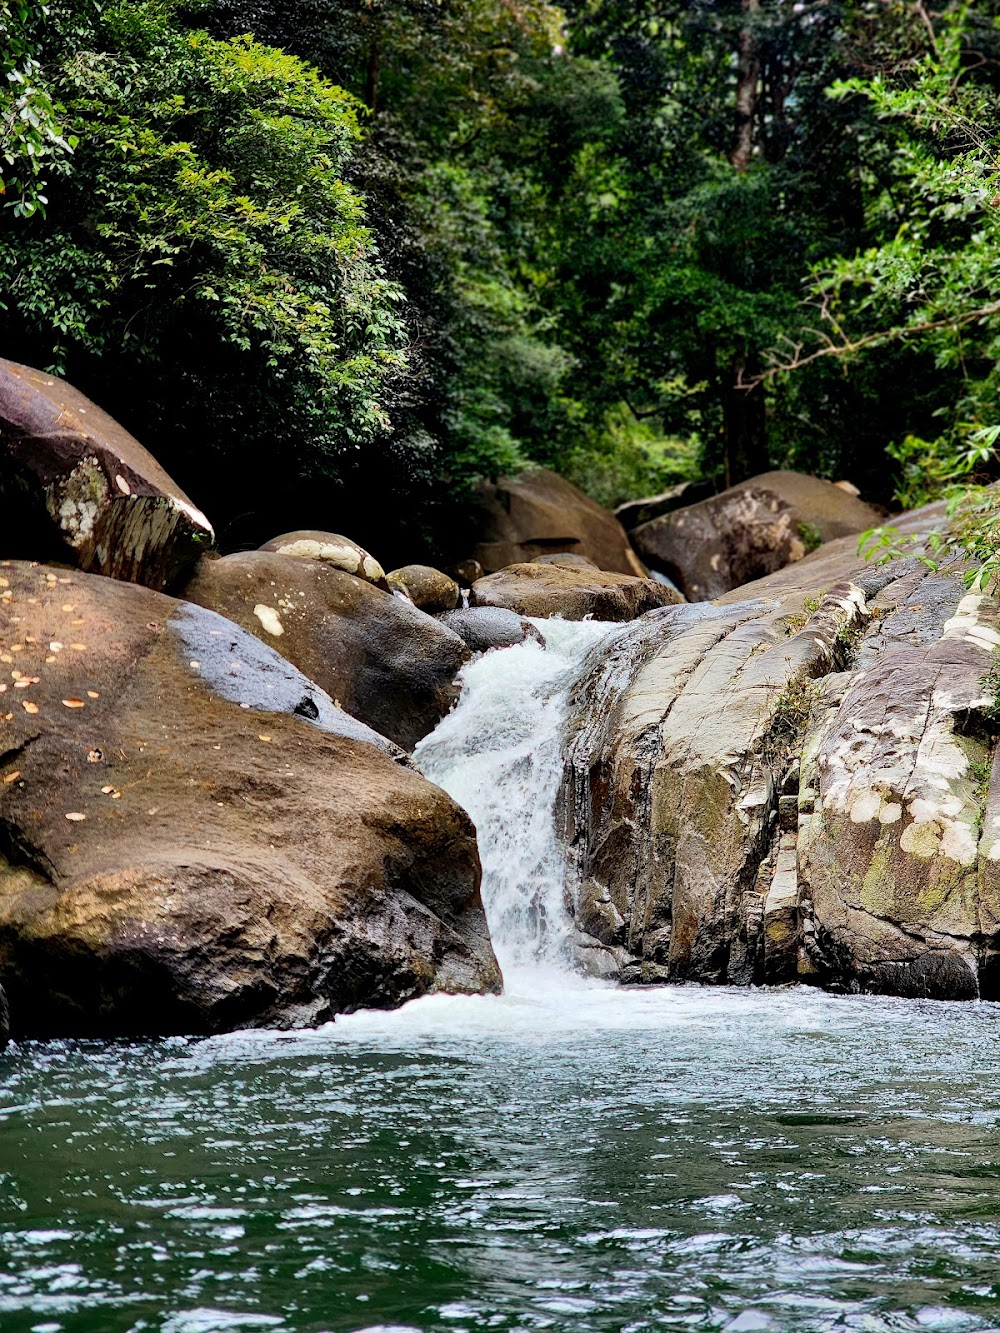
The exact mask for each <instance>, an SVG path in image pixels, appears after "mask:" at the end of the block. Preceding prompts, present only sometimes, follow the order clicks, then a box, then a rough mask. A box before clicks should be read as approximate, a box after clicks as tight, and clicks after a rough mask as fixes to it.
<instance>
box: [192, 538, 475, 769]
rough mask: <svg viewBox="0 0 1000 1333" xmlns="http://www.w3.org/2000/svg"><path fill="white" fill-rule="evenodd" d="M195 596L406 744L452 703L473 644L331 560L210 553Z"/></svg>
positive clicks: (199, 574) (367, 720)
mask: <svg viewBox="0 0 1000 1333" xmlns="http://www.w3.org/2000/svg"><path fill="white" fill-rule="evenodd" d="M184 596H185V597H186V598H187V599H188V601H191V602H196V603H197V604H198V605H199V606H206V607H209V608H210V609H211V610H213V611H218V612H219V613H220V614H221V615H224V616H227V617H228V618H229V619H230V620H233V621H235V622H236V624H238V625H241V626H242V627H243V628H244V629H246V630H249V631H250V633H252V634H256V635H257V637H258V638H260V639H262V640H263V641H264V642H265V643H267V644H269V645H270V646H271V647H272V648H274V649H275V650H276V651H277V652H279V653H280V654H281V655H282V656H283V657H285V658H287V659H288V661H289V662H292V663H293V664H294V665H295V666H297V667H298V668H299V670H300V671H302V672H304V674H305V675H306V676H308V677H309V679H310V680H315V681H316V683H317V684H318V685H319V686H320V687H321V688H322V689H324V690H325V691H326V692H327V694H329V695H330V696H331V697H332V698H334V699H336V700H337V702H338V703H339V704H340V705H341V707H343V708H344V709H345V710H346V711H347V712H348V713H350V714H351V715H352V717H356V718H358V719H359V720H360V721H362V722H365V723H367V724H368V725H369V726H371V727H374V728H375V730H376V731H379V732H381V733H382V735H383V736H388V737H389V738H390V739H391V740H393V741H395V742H396V743H397V744H398V745H402V746H403V747H404V748H406V749H408V750H409V749H412V748H413V746H414V745H415V744H416V743H417V741H418V740H420V739H421V738H422V737H423V736H426V735H427V733H428V732H429V731H432V730H433V729H434V727H435V726H437V724H438V722H439V721H440V720H441V718H442V717H443V716H444V715H445V713H447V712H448V711H449V709H450V708H451V707H452V705H453V704H454V702H455V699H456V698H457V689H456V687H455V684H454V680H455V676H456V674H457V673H458V670H459V668H460V667H461V666H462V663H463V662H464V661H465V660H466V658H467V657H468V650H467V649H466V647H465V644H464V643H463V642H462V640H461V639H460V638H459V637H458V635H456V634H453V633H452V632H451V630H449V629H447V628H446V627H445V626H444V625H442V624H440V623H439V622H438V621H437V620H435V619H434V618H433V617H432V616H428V615H425V613H424V612H423V611H419V610H417V608H416V607H415V606H412V605H411V604H410V603H409V602H407V601H404V600H403V599H402V598H400V597H394V596H393V595H392V593H390V592H383V591H382V590H381V589H379V588H376V587H374V586H373V585H372V584H371V583H367V582H365V581H364V580H363V579H359V578H357V577H355V575H353V574H346V573H345V572H344V571H343V570H341V569H338V568H336V567H335V566H333V565H332V564H330V563H328V562H327V561H323V560H311V559H300V558H297V557H294V556H288V555H276V554H273V553H270V552H265V551H248V552H243V553H241V554H239V555H229V556H226V557H225V558H224V559H221V560H205V561H203V562H202V564H201V565H200V566H199V568H198V571H197V573H196V576H195V578H194V579H193V581H192V582H191V583H190V584H189V585H188V587H187V588H186V589H185V592H184Z"/></svg>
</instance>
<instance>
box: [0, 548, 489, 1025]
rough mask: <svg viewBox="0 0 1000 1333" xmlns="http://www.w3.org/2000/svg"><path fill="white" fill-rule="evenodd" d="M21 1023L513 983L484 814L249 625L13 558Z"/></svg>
mask: <svg viewBox="0 0 1000 1333" xmlns="http://www.w3.org/2000/svg"><path fill="white" fill-rule="evenodd" d="M0 575H2V578H3V584H4V591H3V599H4V610H5V612H6V621H5V624H6V628H5V630H4V633H3V639H2V648H0V661H2V663H3V669H4V671H5V673H6V683H5V685H4V688H3V694H2V699H3V701H4V702H5V703H6V711H5V712H3V713H0V738H2V744H0V847H2V849H3V852H2V855H0V979H2V981H3V984H4V986H5V987H6V990H7V993H8V996H9V999H10V1009H11V1025H12V1030H13V1032H14V1033H15V1035H20V1036H54V1035H68V1034H99V1035H145V1034H154V1033H182V1032H216V1031H220V1030H224V1029H230V1028H235V1027H246V1026H255V1025H266V1026H276V1025H277V1026H294V1025H300V1024H310V1025H311V1024H315V1023H318V1022H322V1021H324V1020H326V1019H329V1018H330V1017H332V1016H333V1015H334V1014H336V1013H338V1012H341V1011H345V1010H350V1009H353V1008H356V1007H358V1006H390V1005H395V1004H398V1003H400V1002H402V1001H403V1000H405V999H407V998H408V997H410V996H413V995H418V994H422V993H425V992H427V991H433V990H447V991H460V992H478V991H489V990H496V989H497V988H498V986H499V984H500V978H499V973H498V971H497V967H496V962H495V960H494V958H493V954H492V951H491V948H490V945H489V939H488V934H487V929H486V922H485V918H484V915H483V911H482V906H481V904H480V899H479V860H478V854H477V851H476V844H475V836H474V831H473V829H472V826H471V823H470V821H469V820H468V818H467V817H466V816H465V815H464V813H463V812H462V811H461V810H460V809H459V808H458V807H457V806H456V805H455V804H454V803H453V802H452V801H451V800H450V799H449V798H448V797H447V796H446V795H445V794H444V793H443V792H442V791H440V790H439V789H438V788H436V787H434V786H432V785H431V784H430V783H428V782H427V781H425V780H424V779H423V778H422V777H420V776H419V775H418V774H417V773H416V772H415V771H413V770H412V769H411V768H410V767H409V766H408V765H407V764H406V762H405V760H404V761H403V762H401V759H402V756H400V755H399V753H398V751H395V750H394V748H393V747H392V746H391V745H390V744H389V742H387V741H385V740H383V739H381V738H380V737H378V736H377V735H376V734H375V733H373V732H371V731H370V730H369V729H368V728H366V727H364V726H362V725H361V724H360V723H358V722H357V721H355V720H354V719H353V718H351V717H349V716H348V715H347V714H345V713H344V712H343V711H342V710H341V709H339V708H338V707H337V706H336V705H335V704H334V703H333V702H332V701H331V700H330V699H329V698H328V697H327V696H326V695H325V694H324V693H323V692H322V691H321V690H319V689H318V688H317V687H316V686H315V685H314V684H313V683H312V682H310V681H308V680H306V679H305V677H303V676H302V675H301V673H300V672H298V671H297V670H295V668H294V667H291V666H290V665H289V664H288V663H287V662H285V661H284V659H283V658H281V657H279V656H278V654H276V653H275V652H273V651H272V650H270V649H268V648H267V647H265V646H264V645H263V644H261V643H260V642H259V641H258V640H257V639H256V638H254V637H253V636H251V635H249V634H246V633H244V631H242V630H241V629H240V628H239V627H238V626H236V625H234V624H232V623H230V622H229V621H226V620H224V619H223V618H222V617H221V616H217V615H215V614H214V613H212V612H210V611H206V610H204V609H202V608H200V607H194V606H191V605H188V604H185V603H181V602H177V601H174V600H172V599H171V598H168V597H165V596H163V595H161V594H158V593H154V592H151V591H149V590H147V589H143V588H138V587H135V586H132V585H128V584H123V583H116V582H113V581H111V580H108V579H103V578H98V577H94V576H88V575H84V574H75V575H73V576H71V577H69V578H67V577H64V576H62V575H61V574H58V575H57V573H56V572H50V571H47V570H46V569H44V568H40V567H34V566H30V565H26V564H12V565H11V564H8V565H4V566H2V567H0Z"/></svg>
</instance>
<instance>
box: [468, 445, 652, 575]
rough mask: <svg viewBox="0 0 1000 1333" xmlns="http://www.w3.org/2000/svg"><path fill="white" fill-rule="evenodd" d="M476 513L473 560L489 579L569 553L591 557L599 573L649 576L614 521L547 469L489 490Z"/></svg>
mask: <svg viewBox="0 0 1000 1333" xmlns="http://www.w3.org/2000/svg"><path fill="white" fill-rule="evenodd" d="M475 509H476V523H477V529H478V536H479V541H478V544H477V546H476V548H475V550H474V551H473V555H474V556H475V558H476V559H477V560H478V561H479V562H480V563H481V564H482V566H483V569H484V570H485V571H486V573H487V574H494V573H496V571H497V570H500V569H504V568H506V567H507V566H508V565H515V564H519V563H524V562H527V561H530V560H533V559H534V558H535V556H538V555H555V554H558V553H565V552H571V553H573V554H575V555H582V556H586V558H587V559H588V560H592V561H593V563H594V564H595V565H597V567H598V568H599V569H606V570H611V571H612V572H617V573H619V574H634V575H638V576H640V577H642V576H644V575H645V574H646V573H647V570H646V568H645V567H644V565H643V564H642V562H641V561H640V560H639V558H638V556H637V555H636V554H635V552H634V551H633V550H632V547H631V546H630V545H629V540H628V538H627V537H626V535H625V530H624V529H623V528H622V526H621V524H620V523H619V522H618V520H617V519H616V518H615V516H614V515H613V514H612V513H610V511H609V510H607V509H602V508H601V506H600V505H599V504H596V503H595V502H594V501H593V500H591V499H590V497H589V496H586V495H584V493H583V492H582V491H581V490H579V489H578V488H577V487H576V486H574V485H572V483H571V482H568V481H567V480H566V478H565V477H560V476H559V474H558V473H556V472H550V471H549V470H548V469H547V468H531V469H530V470H529V471H527V472H521V473H519V474H518V475H517V476H516V477H502V478H501V479H500V480H499V481H498V482H495V483H488V484H484V485H483V486H482V487H481V488H480V490H479V493H478V495H477V497H476V502H475Z"/></svg>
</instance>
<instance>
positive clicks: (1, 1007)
mask: <svg viewBox="0 0 1000 1333" xmlns="http://www.w3.org/2000/svg"><path fill="white" fill-rule="evenodd" d="M9 1045H10V1005H9V1004H8V1003H7V992H6V991H5V990H4V988H3V987H2V986H0V1055H2V1054H3V1052H4V1051H5V1050H6V1049H7V1047H8V1046H9Z"/></svg>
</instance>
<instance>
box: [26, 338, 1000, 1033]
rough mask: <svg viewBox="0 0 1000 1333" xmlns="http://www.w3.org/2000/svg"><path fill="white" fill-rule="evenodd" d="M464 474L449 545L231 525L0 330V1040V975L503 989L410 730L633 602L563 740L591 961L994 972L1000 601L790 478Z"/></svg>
mask: <svg viewBox="0 0 1000 1333" xmlns="http://www.w3.org/2000/svg"><path fill="white" fill-rule="evenodd" d="M477 506H478V510H477V524H478V527H477V532H478V541H477V543H476V544H475V547H474V549H473V550H472V551H471V553H470V554H469V556H468V558H467V559H465V560H462V561H460V562H458V563H455V564H453V565H451V566H449V568H448V569H447V570H441V569H437V568H432V567H431V566H428V565H421V564H411V565H406V566H404V567H402V568H399V569H395V570H390V571H389V572H386V571H385V570H384V569H383V568H382V566H381V564H380V563H379V561H378V560H377V559H376V558H375V556H373V555H372V554H371V553H370V552H369V551H367V550H365V549H363V548H362V547H361V546H360V545H358V543H357V542H355V541H353V540H351V539H349V538H347V537H344V536H341V535H339V534H336V533H330V532H322V531H298V532H291V533H287V534H284V535H281V536H277V537H275V538H273V539H272V540H270V541H268V542H266V543H265V544H264V546H262V547H261V548H260V549H259V550H256V551H240V552H236V553H233V554H228V555H220V554H218V553H217V551H216V548H215V537H214V533H213V530H212V527H211V524H210V523H209V521H208V519H207V518H206V517H205V516H204V515H203V514H202V513H201V512H200V511H199V510H198V509H197V508H196V506H195V505H194V504H193V503H192V502H191V500H189V499H188V497H187V496H185V495H184V494H183V493H182V492H181V491H180V489H179V488H178V487H177V486H176V485H175V484H174V483H173V482H172V480H171V479H170V477H169V476H167V475H166V473H165V472H164V471H163V470H162V468H160V467H159V465H158V464H157V463H156V461H155V460H154V459H153V458H152V457H151V456H150V455H149V454H148V453H147V452H146V450H145V449H143V447H142V446H141V445H140V444H139V442H138V441H137V440H135V439H134V438H132V437H131V436H130V435H129V434H128V433H127V432H126V431H125V430H124V429H123V428H122V427H121V426H120V425H119V424H118V423H116V422H115V421H113V420H112V419H111V418H110V417H108V416H107V415H106V414H105V413H104V412H102V411H101V410H100V409H99V408H98V407H96V406H95V405H94V404H93V403H91V402H89V401H88V400H87V399H86V398H85V397H83V395H81V394H80V393H78V392H77V391H76V390H74V389H72V388H71V387H70V386H69V385H67V384H65V383H64V382H62V381H61V380H58V379H56V378H55V377H53V376H51V375H46V374H43V373H41V372H38V371H34V370H31V369H29V368H27V367H24V366H19V365H16V364H14V363H11V362H6V361H0V522H2V531H3V534H4V538H5V544H4V549H3V551H2V552H0V554H2V555H4V556H7V557H9V558H7V559H4V560H0V981H2V983H3V986H4V988H5V989H6V999H5V998H4V995H3V991H2V990H0V1019H2V1022H0V1029H2V1030H0V1040H2V1039H3V1038H4V1037H5V1027H6V1023H7V1014H8V1002H9V1022H10V1030H11V1031H12V1032H13V1033H14V1034H15V1035H20V1036H51V1035H119V1036H130V1035H154V1034H167V1033H176V1032H185V1033H199V1032H215V1031H220V1030H225V1029H231V1028H238V1027H247V1026H259V1025H266V1026H278V1027H281V1026H286V1027H287V1026H294V1025H301V1024H315V1023H318V1022H322V1021H325V1020H327V1019H330V1018H332V1017H333V1016H335V1015H336V1014H337V1013H340V1012H345V1011H349V1010H351V1009H354V1008H357V1007H361V1006H368V1007H371V1006H392V1005H397V1004H400V1003H402V1002H403V1001H404V1000H406V999H408V998H410V997H412V996H416V995H420V994H424V993H427V992H431V991H435V990H444V991H449V992H468V993H478V992H491V991H493V992H495V991H498V990H499V989H500V986H501V976H500V971H499V968H498V966H497V963H496V959H495V957H494V954H493V950H492V947H491V944H490V939H489V932H488V928H487V924H486V919H485V915H484V912H483V907H482V902H481V898H480V877H481V871H480V863H479V855H478V851H477V846H476V837H475V830H474V829H473V827H472V824H471V822H470V820H469V819H468V817H467V816H466V815H465V814H464V812H463V811H462V810H461V809H459V807H458V806H457V805H456V804H455V803H454V802H453V801H452V800H451V799H450V798H449V797H448V796H447V795H446V794H445V793H444V792H442V791H441V790H440V789H438V788H437V787H435V786H434V785H432V784H431V783H430V782H428V781H426V780H425V779H424V778H423V777H422V776H421V775H420V774H419V773H418V772H417V771H416V769H415V768H414V767H413V766H412V764H411V763H410V760H409V753H410V752H411V751H412V749H413V748H414V746H415V745H416V744H417V742H418V741H419V740H420V739H421V738H422V737H424V736H426V735H427V734H428V733H429V732H430V731H431V730H432V729H433V728H434V727H435V726H436V725H437V723H438V722H439V721H440V719H441V718H442V717H443V716H444V715H445V714H446V713H447V712H448V710H449V709H450V708H451V707H452V706H453V705H454V703H455V700H456V698H457V690H458V687H457V684H456V678H457V675H458V673H459V671H460V670H461V668H462V666H463V665H464V664H465V662H466V661H468V660H469V658H470V657H471V655H473V654H475V653H481V652H486V651H490V650H493V649H497V648H504V647H508V646H511V645H514V644H517V643H521V642H523V641H524V640H525V639H526V638H527V637H534V638H539V637H540V636H539V631H538V629H537V627H536V626H535V625H534V624H533V623H532V620H537V619H538V618H542V619H544V618H547V617H551V616H560V617H563V618H565V619H583V618H585V617H592V618H594V619H598V620H606V621H617V622H631V623H630V624H629V625H628V627H627V628H626V629H625V630H624V632H623V633H622V634H621V635H620V636H619V637H618V638H617V639H615V641H614V644H613V648H612V649H611V650H608V649H607V648H600V647H599V648H598V649H596V650H595V654H594V657H593V658H592V660H591V661H589V662H588V663H587V666H586V669H585V671H584V673H583V676H582V677H581V679H580V681H579V683H578V685H577V688H576V696H575V700H574V704H573V717H572V720H571V727H570V731H569V734H568V736H567V760H566V777H565V783H564V788H563V793H562V798H561V807H560V808H561V812H562V821H563V824H564V827H565V832H566V837H567V843H568V854H569V855H570V856H571V857H572V863H573V867H574V874H573V875H572V876H571V877H570V881H568V882H571V883H572V884H574V885H575V886H576V887H574V888H573V889H572V890H571V891H570V892H569V907H570V910H571V912H572V915H573V917H574V922H575V930H576V934H575V938H576V943H577V949H578V954H579V957H580V958H581V960H583V961H584V963H585V965H586V966H588V967H590V968H591V969H592V970H594V971H596V972H598V973H600V974H602V975H606V976H618V977H620V978H622V979H623V980H626V981H650V980H654V981H655V980H664V979H675V978H676V979H695V980H706V981H727V982H736V983H741V984H743V983H750V982H770V983H773V982H785V981H792V980H807V981H811V982H817V983H819V984H823V985H829V986H840V987H864V988H867V989H877V990H886V991H892V992H895V993H901V994H928V995H940V996H969V995H981V994H992V993H993V992H994V990H995V989H996V985H995V982H994V980H993V978H994V977H995V976H997V975H998V974H1000V972H998V963H997V959H998V958H1000V943H998V942H997V939H998V937H997V932H998V930H1000V886H998V885H997V879H996V874H995V868H996V865H997V863H998V861H1000V796H998V795H997V790H1000V778H996V777H995V776H994V768H995V766H994V764H993V755H994V751H995V745H994V732H995V728H994V722H993V716H994V714H993V708H994V703H995V698H994V696H995V693H996V689H995V686H994V685H992V684H990V683H989V675H990V670H991V666H990V664H991V661H992V654H993V652H994V649H995V647H996V646H997V644H1000V616H998V615H997V613H996V610H995V608H994V606H993V603H992V601H990V600H989V599H987V598H984V597H983V596H979V595H977V596H975V597H969V596H965V595H964V594H963V587H962V584H961V581H960V579H959V578H957V577H956V575H955V574H954V573H953V572H933V573H932V572H931V571H929V570H928V569H927V568H926V567H925V566H924V565H921V564H919V563H918V562H902V563H898V562H897V564H896V565H894V566H893V567H891V570H890V571H889V572H886V570H884V569H883V570H880V569H871V568H868V567H866V566H865V565H864V562H863V561H861V560H859V558H858V557H857V555H856V538H855V537H853V536H847V535H846V534H855V533H857V532H859V531H861V530H863V529H865V528H868V527H871V526H873V525H874V524H875V523H877V522H879V521H880V515H879V514H878V512H877V511H875V510H873V509H871V508H870V507H869V506H867V505H865V504H864V503H863V502H862V501H861V500H860V498H859V497H857V495H856V494H852V493H851V488H850V487H848V486H846V484H844V485H840V486H837V485H831V484H830V483H827V482H821V481H818V480H816V479H814V478H811V477H803V476H798V475H797V474H793V473H786V472H776V473H768V474H766V475H765V476H763V477H760V478H755V479H753V480H752V481H751V482H748V483H746V484H744V485H742V486H739V487H734V488H732V489H731V490H729V491H725V492H723V493H722V494H720V495H714V496H713V495H710V494H708V493H707V491H706V490H705V489H704V488H698V487H691V486H687V487H678V488H676V489H675V490H674V491H671V492H666V493H665V494H663V495H660V496H653V497H649V498H647V499H644V500H640V501H635V502H632V503H630V505H628V506H624V507H623V508H622V510H621V511H620V513H619V516H618V517H616V516H614V515H612V514H610V513H609V512H607V511H606V510H604V509H601V508H600V507H599V506H597V505H595V504H594V503H593V502H592V501H591V500H589V499H588V498H587V497H586V496H584V495H583V494H582V493H581V492H580V491H579V490H577V489H576V488H575V487H573V486H571V485H570V484H569V483H568V482H567V481H565V480H564V479H563V478H561V477H559V476H557V475H556V474H554V473H552V472H548V471H546V470H545V469H541V468H538V469H533V470H531V471H529V472H526V473H523V474H521V475H520V476H518V477H513V478H504V479H501V480H500V481H498V482H495V483H490V484H488V485H484V486H483V488H482V490H481V493H480V495H479V497H478V500H477ZM942 521H943V516H942V514H941V513H940V512H939V511H936V510H931V511H926V512H925V513H923V514H922V515H917V516H914V517H912V518H911V519H909V520H908V522H909V523H910V525H911V527H912V528H913V530H914V531H920V532H922V531H929V530H931V529H932V528H933V527H934V526H935V525H938V526H939V525H940V524H941V522H942ZM626 528H628V529H629V531H628V532H627V531H626ZM815 546H819V548H820V549H819V550H817V551H816V552H815V554H808V551H809V550H810V548H812V547H815ZM651 570H652V571H653V572H652V573H651V572H650V571H651ZM747 585H748V586H747ZM713 599H714V601H713ZM529 617H530V618H531V619H528V618H529ZM995 789H996V790H995Z"/></svg>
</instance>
